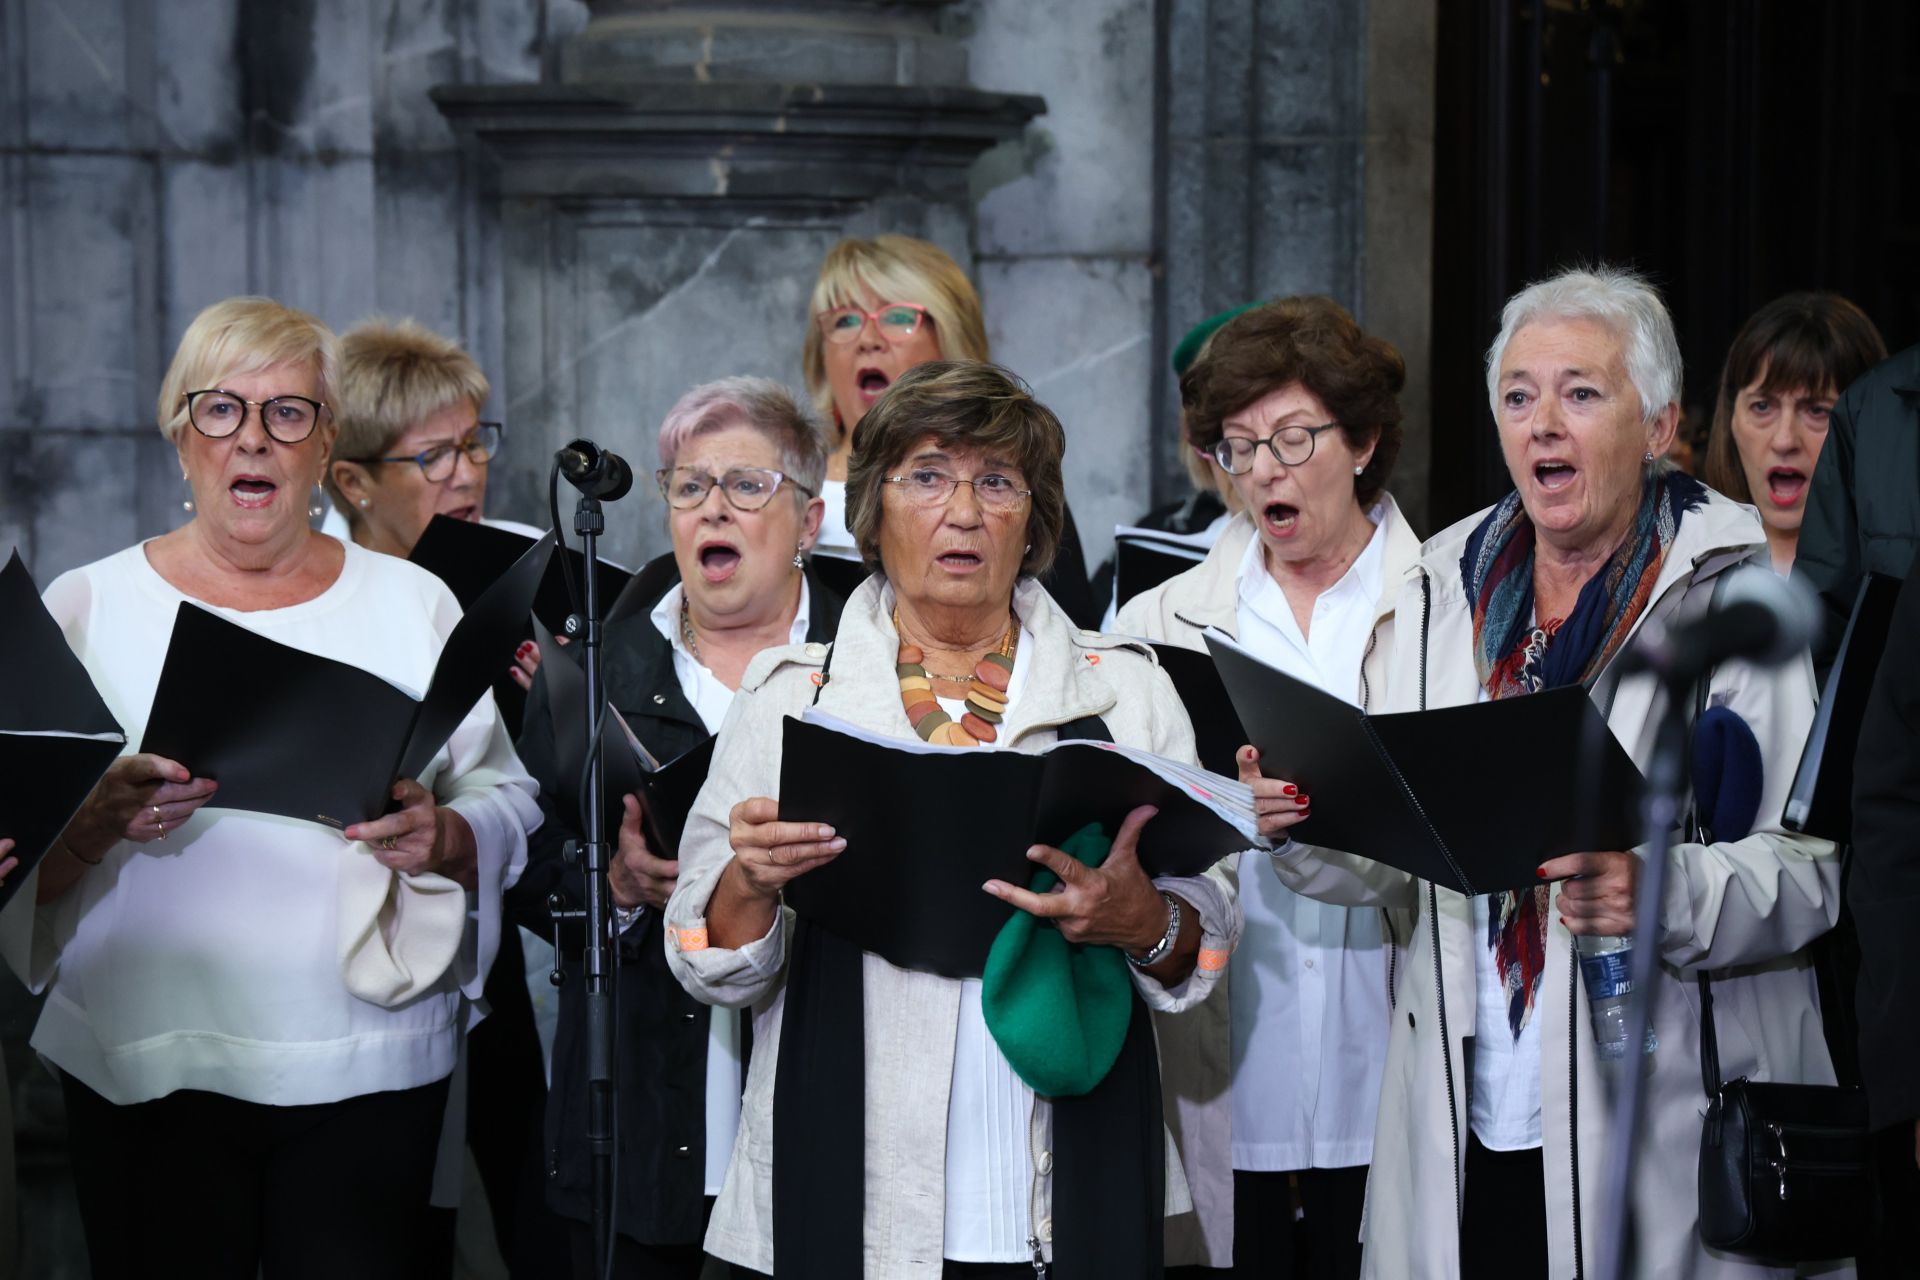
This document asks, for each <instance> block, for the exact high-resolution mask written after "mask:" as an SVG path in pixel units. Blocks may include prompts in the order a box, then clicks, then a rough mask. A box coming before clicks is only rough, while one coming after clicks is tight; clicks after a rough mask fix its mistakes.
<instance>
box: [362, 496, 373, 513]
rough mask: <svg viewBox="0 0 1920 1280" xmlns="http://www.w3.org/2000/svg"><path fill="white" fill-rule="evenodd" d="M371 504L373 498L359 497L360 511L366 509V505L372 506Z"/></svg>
mask: <svg viewBox="0 0 1920 1280" xmlns="http://www.w3.org/2000/svg"><path fill="white" fill-rule="evenodd" d="M372 505H373V500H372V499H371V498H362V499H360V509H361V510H362V511H365V510H366V509H367V508H368V507H370V506H372Z"/></svg>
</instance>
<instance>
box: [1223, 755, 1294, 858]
mask: <svg viewBox="0 0 1920 1280" xmlns="http://www.w3.org/2000/svg"><path fill="white" fill-rule="evenodd" d="M1233 759H1234V764H1235V765H1237V766H1238V768H1239V770H1240V781H1242V782H1244V783H1246V784H1247V785H1248V786H1249V787H1252V788H1253V813H1254V816H1255V817H1256V818H1258V819H1259V822H1260V834H1261V835H1263V836H1266V837H1268V838H1269V839H1271V838H1273V837H1275V836H1280V835H1283V834H1285V832H1286V830H1287V828H1288V827H1291V826H1293V825H1294V824H1295V823H1297V822H1304V821H1305V820H1306V818H1307V809H1308V807H1309V804H1310V801H1309V799H1308V797H1306V796H1304V795H1302V794H1300V788H1299V787H1296V786H1295V785H1294V784H1293V783H1291V782H1288V781H1287V780H1286V779H1285V778H1269V777H1267V776H1266V775H1265V774H1263V773H1261V772H1260V752H1259V751H1257V750H1256V749H1254V748H1253V747H1250V746H1247V747H1241V748H1240V750H1238V751H1236V752H1235V753H1234V756H1233Z"/></svg>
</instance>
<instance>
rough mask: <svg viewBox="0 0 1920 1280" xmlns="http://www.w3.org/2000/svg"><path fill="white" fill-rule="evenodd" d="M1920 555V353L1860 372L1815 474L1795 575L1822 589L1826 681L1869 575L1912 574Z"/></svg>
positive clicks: (1821, 657) (1817, 660)
mask: <svg viewBox="0 0 1920 1280" xmlns="http://www.w3.org/2000/svg"><path fill="white" fill-rule="evenodd" d="M1916 549H1920V347H1908V348H1907V349H1906V350H1905V351H1902V352H1900V353H1899V354H1898V355H1895V356H1891V357H1889V358H1888V359H1886V360H1883V361H1881V362H1880V363H1879V364H1878V365H1876V366H1874V368H1872V369H1870V370H1868V371H1867V372H1866V373H1864V374H1862V375H1861V376H1860V377H1859V378H1858V379H1857V380H1856V381H1855V382H1854V384H1853V385H1852V386H1850V387H1848V388H1847V389H1846V391H1845V393H1844V394H1842V395H1841V397H1840V400H1839V403H1837V404H1835V405H1834V407H1833V417H1832V420H1831V422H1830V423H1829V425H1828V428H1827V443H1826V447H1825V448H1824V449H1822V450H1821V453H1820V465H1819V466H1817V467H1815V468H1814V469H1813V488H1812V491H1811V492H1810V493H1809V494H1808V495H1807V513H1806V518H1805V519H1804V520H1803V521H1802V522H1801V525H1800V542H1799V545H1798V547H1797V548H1796V549H1795V551H1794V558H1793V574H1794V577H1796V578H1804V579H1806V581H1807V582H1809V583H1810V584H1811V585H1812V586H1813V587H1814V588H1815V589H1816V590H1818V591H1819V593H1820V597H1821V600H1822V602H1823V603H1824V604H1825V605H1826V613H1827V627H1826V634H1825V637H1824V638H1823V639H1822V641H1821V643H1820V644H1819V645H1818V646H1816V648H1815V649H1814V665H1815V667H1816V668H1817V669H1818V671H1819V674H1820V678H1821V679H1822V680H1823V681H1824V680H1825V678H1826V673H1827V667H1828V665H1829V664H1830V663H1831V662H1832V660H1833V651H1834V648H1835V647H1836V646H1837V645H1838V644H1839V643H1840V635H1841V632H1842V631H1844V630H1845V629H1846V625H1847V619H1848V617H1849V616H1850V615H1851V614H1852V613H1853V601H1854V596H1855V594H1856V593H1857V592H1858V591H1859V589H1860V582H1861V579H1862V578H1863V577H1865V575H1866V574H1867V573H1869V572H1872V573H1884V574H1887V575H1889V576H1891V577H1895V578H1904V577H1906V576H1907V569H1908V567H1909V566H1910V565H1911V564H1912V563H1913V559H1914V552H1915V551H1916Z"/></svg>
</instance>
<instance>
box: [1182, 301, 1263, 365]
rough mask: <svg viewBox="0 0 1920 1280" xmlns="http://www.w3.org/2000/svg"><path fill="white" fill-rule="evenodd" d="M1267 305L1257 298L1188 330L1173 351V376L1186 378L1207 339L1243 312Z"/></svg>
mask: <svg viewBox="0 0 1920 1280" xmlns="http://www.w3.org/2000/svg"><path fill="white" fill-rule="evenodd" d="M1265 305H1266V299H1264V298H1256V299H1254V300H1253V301H1252V302H1243V303H1241V304H1240V305H1239V306H1237V307H1234V308H1232V309H1231V310H1228V311H1222V312H1221V313H1220V314H1219V315H1215V316H1208V317H1207V318H1206V319H1205V320H1202V321H1201V322H1200V323H1199V324H1197V325H1195V326H1193V328H1191V329H1189V330H1187V336H1186V337H1184V338H1182V339H1180V345H1179V346H1177V347H1175V348H1174V349H1173V376H1174V377H1176V378H1179V377H1183V376H1185V374H1186V372H1187V370H1188V369H1189V368H1190V367H1192V365H1193V362H1194V360H1195V359H1196V358H1197V357H1198V356H1199V355H1200V348H1202V347H1204V346H1206V345H1207V339H1208V338H1211V337H1212V336H1213V335H1214V334H1215V333H1217V332H1219V330H1220V327H1221V326H1222V325H1224V324H1225V323H1226V322H1227V321H1229V320H1231V319H1233V318H1234V317H1235V316H1237V315H1239V314H1240V313H1241V312H1243V311H1251V310H1253V309H1254V308H1255V307H1263V306H1265Z"/></svg>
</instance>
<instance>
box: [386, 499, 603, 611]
mask: <svg viewBox="0 0 1920 1280" xmlns="http://www.w3.org/2000/svg"><path fill="white" fill-rule="evenodd" d="M534 541H535V540H534V539H532V538H529V537H527V536H526V535H525V534H523V533H515V532H514V531H513V530H511V529H496V528H494V527H493V526H492V525H488V524H479V523H477V522H475V521H472V520H455V519H453V518H452V517H451V516H435V517H434V518H433V519H431V520H429V521H428V522H427V527H426V529H425V530H424V531H423V532H422V533H421V534H420V540H419V541H418V542H415V543H414V544H413V553H412V554H411V555H409V556H408V557H407V559H409V560H411V561H413V563H415V564H417V565H419V566H420V567H421V568H422V569H425V570H427V571H428V572H429V573H431V574H433V575H434V576H435V577H437V578H439V579H440V580H441V581H442V582H444V583H446V584H447V588H448V590H450V591H452V592H453V598H454V599H456V600H458V601H459V602H460V607H461V608H462V609H471V608H472V607H473V602H474V601H476V600H478V599H479V598H480V595H481V593H482V592H484V591H485V590H486V589H487V588H488V587H490V586H492V585H493V584H494V583H495V582H496V581H498V580H499V578H500V576H501V575H502V574H504V573H506V572H507V570H509V569H511V568H512V567H513V566H514V565H515V564H517V563H518V562H519V560H520V558H521V557H522V556H524V555H526V554H527V551H528V550H529V549H530V548H531V547H532V546H533V545H534ZM563 554H564V555H565V556H566V558H567V560H568V562H569V563H570V564H571V565H572V566H573V580H574V583H575V588H576V589H577V590H579V591H580V592H582V597H581V599H582V604H583V607H584V602H585V594H584V593H585V591H586V579H585V578H584V577H583V575H584V574H585V572H586V564H587V559H586V557H585V556H584V555H582V554H581V553H580V552H578V551H576V550H574V549H573V548H572V547H567V548H566V549H565V551H564V553H563ZM597 574H598V577H597V581H596V586H597V588H598V591H599V593H600V600H601V608H602V610H603V611H605V610H606V609H607V607H608V606H609V605H610V604H611V602H612V601H613V600H614V599H615V598H617V597H618V596H619V595H620V593H621V592H622V591H623V590H624V589H625V588H626V586H627V582H628V579H630V578H631V577H632V576H633V575H631V574H629V573H628V572H627V571H626V570H624V569H622V568H620V567H619V566H617V565H613V564H609V563H608V562H607V561H605V560H600V561H599V562H598V565H597ZM572 612H573V604H572V602H571V601H570V600H569V599H568V598H567V582H566V576H565V570H563V569H561V567H560V556H559V555H555V556H554V557H553V559H552V561H551V562H550V563H549V564H548V566H547V570H546V576H544V577H543V578H541V580H540V584H539V590H538V591H537V592H536V593H535V594H534V598H533V613H534V615H535V616H536V617H538V618H539V619H540V621H542V622H543V623H545V624H546V625H547V626H548V627H550V628H551V629H553V630H554V631H559V630H561V629H562V628H563V627H564V626H565V625H566V621H567V615H568V614H570V613H572ZM521 638H522V639H525V638H526V637H525V636H522V637H521Z"/></svg>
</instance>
